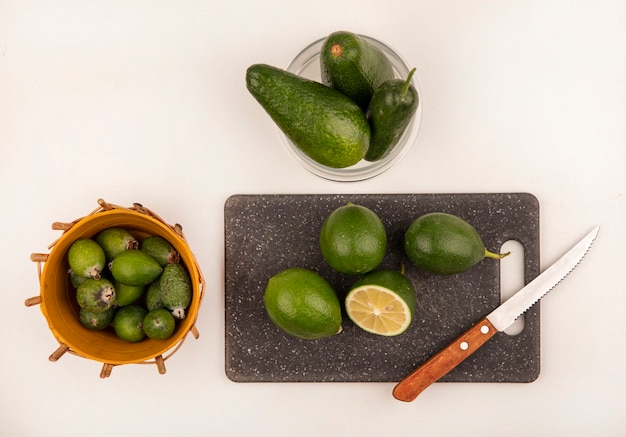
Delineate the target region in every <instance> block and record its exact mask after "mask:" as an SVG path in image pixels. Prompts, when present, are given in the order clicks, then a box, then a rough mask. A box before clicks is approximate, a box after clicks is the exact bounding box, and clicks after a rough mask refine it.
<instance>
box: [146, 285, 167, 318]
mask: <svg viewBox="0 0 626 437" xmlns="http://www.w3.org/2000/svg"><path fill="white" fill-rule="evenodd" d="M146 308H148V311H152V310H156V309H158V308H165V305H163V301H161V287H160V286H159V280H158V279H157V280H155V281H152V282H151V283H150V285H149V286H148V290H147V291H146Z"/></svg>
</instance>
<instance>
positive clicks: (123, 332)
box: [112, 305, 148, 342]
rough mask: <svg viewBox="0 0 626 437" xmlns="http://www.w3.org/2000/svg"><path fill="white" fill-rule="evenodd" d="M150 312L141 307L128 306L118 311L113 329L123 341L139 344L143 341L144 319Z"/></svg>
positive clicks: (114, 318) (144, 334)
mask: <svg viewBox="0 0 626 437" xmlns="http://www.w3.org/2000/svg"><path fill="white" fill-rule="evenodd" d="M146 314H148V310H147V309H145V308H144V307H143V306H141V305H127V306H125V307H122V308H120V309H118V310H117V312H116V313H115V317H113V323H112V324H113V329H114V330H115V333H116V334H117V336H118V337H119V338H121V339H122V340H126V341H130V342H137V341H141V340H143V338H144V337H145V336H146V333H145V332H144V330H143V319H144V317H146Z"/></svg>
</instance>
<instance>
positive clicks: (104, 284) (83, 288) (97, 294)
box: [76, 278, 116, 313]
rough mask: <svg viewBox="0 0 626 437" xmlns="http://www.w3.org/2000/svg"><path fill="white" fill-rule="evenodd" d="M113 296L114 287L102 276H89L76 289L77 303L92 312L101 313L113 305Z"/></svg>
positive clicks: (114, 295) (114, 296)
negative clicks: (97, 277)
mask: <svg viewBox="0 0 626 437" xmlns="http://www.w3.org/2000/svg"><path fill="white" fill-rule="evenodd" d="M115 298H116V294H115V287H114V286H113V284H112V283H111V281H109V280H107V279H104V278H100V279H93V278H89V279H87V280H86V281H85V282H83V283H82V284H80V285H79V286H78V289H77V290H76V300H77V301H78V305H79V306H80V307H81V308H84V309H86V310H88V311H91V312H94V313H102V312H104V311H106V310H108V309H109V308H111V307H112V306H114V305H115Z"/></svg>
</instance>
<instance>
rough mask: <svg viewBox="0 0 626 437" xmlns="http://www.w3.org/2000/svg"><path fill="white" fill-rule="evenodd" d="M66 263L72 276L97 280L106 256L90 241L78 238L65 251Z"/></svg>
mask: <svg viewBox="0 0 626 437" xmlns="http://www.w3.org/2000/svg"><path fill="white" fill-rule="evenodd" d="M67 262H68V263H69V265H70V269H71V270H72V272H74V274H76V275H78V276H82V277H84V278H95V279H98V278H100V273H102V270H103V269H104V266H105V264H106V255H105V254H104V250H102V247H100V245H99V244H98V243H96V242H95V241H93V240H92V239H90V238H78V239H77V240H76V241H74V242H73V243H72V245H71V246H70V248H69V250H68V251H67Z"/></svg>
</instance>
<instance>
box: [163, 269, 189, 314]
mask: <svg viewBox="0 0 626 437" xmlns="http://www.w3.org/2000/svg"><path fill="white" fill-rule="evenodd" d="M159 287H160V289H161V301H162V302H163V305H164V306H165V307H166V308H167V309H169V310H170V311H171V312H172V314H173V315H174V317H176V318H177V319H184V318H185V309H186V308H187V307H188V306H189V304H190V303H191V297H192V288H191V279H190V277H189V273H187V270H186V269H185V267H184V266H183V265H182V264H168V265H166V266H165V268H164V269H163V274H162V275H161V277H160V278H159Z"/></svg>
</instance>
